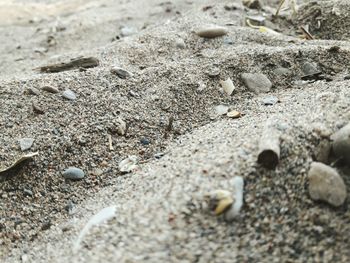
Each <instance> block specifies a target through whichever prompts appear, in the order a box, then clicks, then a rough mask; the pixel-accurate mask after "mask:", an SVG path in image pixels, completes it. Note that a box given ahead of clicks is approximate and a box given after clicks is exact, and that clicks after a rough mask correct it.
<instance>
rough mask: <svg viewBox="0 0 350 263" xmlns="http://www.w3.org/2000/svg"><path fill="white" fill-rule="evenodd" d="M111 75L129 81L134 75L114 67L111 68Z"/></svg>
mask: <svg viewBox="0 0 350 263" xmlns="http://www.w3.org/2000/svg"><path fill="white" fill-rule="evenodd" d="M111 73H112V74H114V75H117V76H118V77H119V78H121V79H127V78H130V77H132V73H130V72H129V71H127V70H125V69H122V68H119V67H113V68H111Z"/></svg>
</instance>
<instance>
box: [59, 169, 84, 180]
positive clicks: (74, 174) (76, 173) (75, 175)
mask: <svg viewBox="0 0 350 263" xmlns="http://www.w3.org/2000/svg"><path fill="white" fill-rule="evenodd" d="M84 176H85V173H84V172H83V170H81V169H79V168H76V167H69V168H68V169H66V170H65V171H64V172H63V177H64V178H66V179H71V180H80V179H83V178H84Z"/></svg>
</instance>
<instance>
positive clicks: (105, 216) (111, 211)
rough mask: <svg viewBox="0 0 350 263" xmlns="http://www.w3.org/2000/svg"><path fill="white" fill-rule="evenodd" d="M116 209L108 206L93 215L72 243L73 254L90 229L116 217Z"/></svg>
mask: <svg viewBox="0 0 350 263" xmlns="http://www.w3.org/2000/svg"><path fill="white" fill-rule="evenodd" d="M116 211H117V208H116V207H115V206H110V207H106V208H103V209H102V210H101V211H99V212H98V213H97V214H96V215H94V216H93V217H92V218H91V219H90V220H89V221H88V222H87V224H86V225H85V226H84V228H83V230H81V232H80V233H79V236H78V238H77V240H76V241H75V243H74V247H73V250H74V251H75V252H77V251H78V249H79V248H80V243H81V242H82V241H83V238H84V237H85V236H86V234H87V233H88V232H89V231H90V229H91V228H92V227H94V226H98V225H101V224H102V223H104V222H106V221H108V220H110V219H112V218H113V217H115V215H116Z"/></svg>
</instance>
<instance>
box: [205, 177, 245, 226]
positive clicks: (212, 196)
mask: <svg viewBox="0 0 350 263" xmlns="http://www.w3.org/2000/svg"><path fill="white" fill-rule="evenodd" d="M231 184H232V186H233V191H232V192H229V191H227V190H221V189H220V190H215V191H213V192H211V193H209V194H206V195H205V198H206V201H207V202H208V206H209V209H210V210H211V211H213V212H214V214H215V215H217V216H219V215H223V216H224V218H225V220H227V221H231V220H232V219H234V218H235V217H237V216H238V215H239V213H240V210H241V208H242V205H243V186H244V182H243V178H242V177H240V176H236V177H234V178H233V179H232V180H231Z"/></svg>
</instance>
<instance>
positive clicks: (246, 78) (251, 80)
mask: <svg viewBox="0 0 350 263" xmlns="http://www.w3.org/2000/svg"><path fill="white" fill-rule="evenodd" d="M242 80H243V82H244V84H245V85H246V86H247V88H248V89H249V90H250V91H252V92H255V93H263V92H269V91H270V90H271V88H272V83H271V81H270V80H269V79H268V78H267V76H266V75H264V74H262V73H243V74H242Z"/></svg>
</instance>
